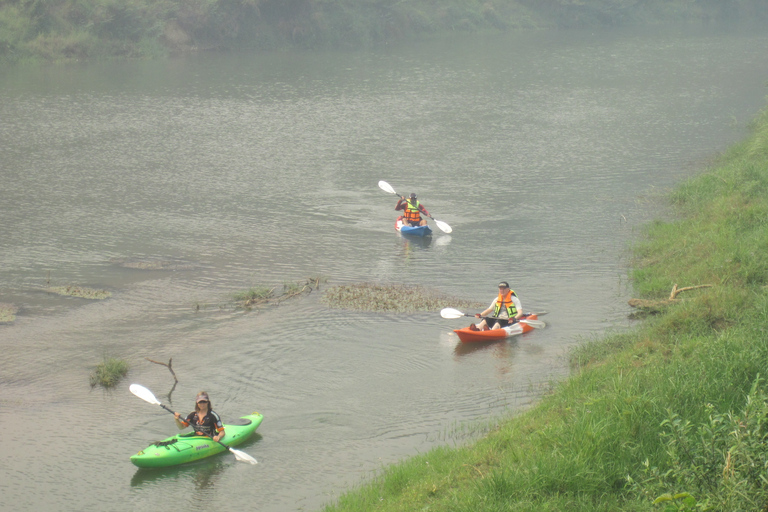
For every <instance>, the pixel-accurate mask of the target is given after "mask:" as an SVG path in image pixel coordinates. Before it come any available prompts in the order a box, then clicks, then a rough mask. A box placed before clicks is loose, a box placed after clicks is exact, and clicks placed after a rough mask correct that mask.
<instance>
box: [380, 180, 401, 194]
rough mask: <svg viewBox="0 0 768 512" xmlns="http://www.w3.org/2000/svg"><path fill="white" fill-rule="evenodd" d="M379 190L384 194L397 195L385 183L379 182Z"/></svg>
mask: <svg viewBox="0 0 768 512" xmlns="http://www.w3.org/2000/svg"><path fill="white" fill-rule="evenodd" d="M379 188H380V189H381V190H383V191H384V192H389V193H390V194H397V192H395V189H393V188H392V186H391V185H390V184H389V183H387V182H386V181H380V182H379Z"/></svg>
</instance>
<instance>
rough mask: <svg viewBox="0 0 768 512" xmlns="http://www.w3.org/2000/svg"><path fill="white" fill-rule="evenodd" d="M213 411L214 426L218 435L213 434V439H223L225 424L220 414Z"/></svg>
mask: <svg viewBox="0 0 768 512" xmlns="http://www.w3.org/2000/svg"><path fill="white" fill-rule="evenodd" d="M211 413H212V414H211V416H213V427H214V428H215V429H216V435H215V436H213V440H214V441H221V440H222V439H223V438H224V425H222V423H221V418H219V415H218V414H216V413H215V412H213V411H211Z"/></svg>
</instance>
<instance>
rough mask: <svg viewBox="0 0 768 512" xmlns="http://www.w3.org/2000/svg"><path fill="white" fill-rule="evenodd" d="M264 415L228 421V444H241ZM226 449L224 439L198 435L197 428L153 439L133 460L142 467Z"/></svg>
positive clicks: (169, 462)
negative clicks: (218, 440)
mask: <svg viewBox="0 0 768 512" xmlns="http://www.w3.org/2000/svg"><path fill="white" fill-rule="evenodd" d="M263 419H264V416H262V415H261V414H259V413H258V412H254V413H253V414H249V415H247V416H242V417H241V418H240V419H239V420H237V421H235V422H232V423H225V424H224V433H225V436H224V439H223V442H224V444H226V445H227V446H237V445H239V444H241V443H242V442H244V441H245V440H246V439H248V438H249V437H251V434H253V432H254V431H255V430H256V429H257V428H258V426H259V425H260V424H261V421H262V420H263ZM223 451H227V449H226V448H225V447H224V446H222V445H221V444H220V443H217V442H214V441H213V440H212V439H211V438H210V437H206V436H198V435H195V434H194V432H190V433H187V434H177V435H175V436H171V437H169V438H168V439H164V440H162V441H158V442H156V443H152V444H151V445H149V446H148V447H147V448H144V449H143V450H141V451H140V452H139V453H137V454H136V455H133V456H131V462H133V463H134V464H135V465H137V466H139V467H140V468H164V467H167V466H175V465H177V464H184V463H185V462H192V461H193V460H199V459H203V458H205V457H210V456H211V455H215V454H217V453H221V452H223Z"/></svg>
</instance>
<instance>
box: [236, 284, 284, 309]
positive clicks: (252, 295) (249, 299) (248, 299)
mask: <svg viewBox="0 0 768 512" xmlns="http://www.w3.org/2000/svg"><path fill="white" fill-rule="evenodd" d="M274 292H275V289H274V288H267V287H265V286H255V287H252V288H248V289H247V290H246V291H244V292H237V293H235V294H234V295H233V296H232V298H233V299H235V302H240V303H242V305H243V307H251V306H253V305H255V304H261V303H263V302H267V301H269V299H270V298H271V297H272V295H273V294H274Z"/></svg>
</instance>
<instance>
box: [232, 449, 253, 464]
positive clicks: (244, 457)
mask: <svg viewBox="0 0 768 512" xmlns="http://www.w3.org/2000/svg"><path fill="white" fill-rule="evenodd" d="M227 448H229V451H231V452H232V454H233V455H234V456H235V458H236V459H237V460H239V461H242V462H248V463H249V464H258V463H259V461H257V460H256V459H254V458H253V457H251V456H250V455H248V454H247V453H245V452H241V451H240V450H235V449H234V448H232V447H231V446H228V447H227Z"/></svg>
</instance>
